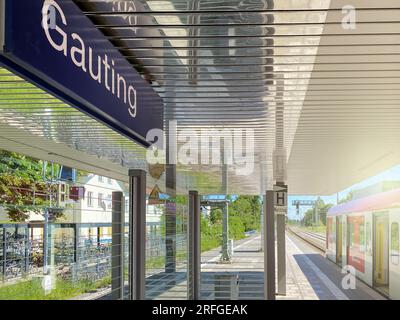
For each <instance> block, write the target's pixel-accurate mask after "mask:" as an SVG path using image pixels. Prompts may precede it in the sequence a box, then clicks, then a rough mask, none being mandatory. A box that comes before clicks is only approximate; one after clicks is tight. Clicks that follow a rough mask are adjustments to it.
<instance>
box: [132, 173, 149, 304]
mask: <svg viewBox="0 0 400 320" xmlns="http://www.w3.org/2000/svg"><path fill="white" fill-rule="evenodd" d="M129 235H130V241H129V254H130V272H129V289H130V290H129V292H130V298H131V299H132V300H144V299H145V265H146V264H145V253H146V252H145V250H146V172H145V171H143V170H134V169H133V170H129Z"/></svg>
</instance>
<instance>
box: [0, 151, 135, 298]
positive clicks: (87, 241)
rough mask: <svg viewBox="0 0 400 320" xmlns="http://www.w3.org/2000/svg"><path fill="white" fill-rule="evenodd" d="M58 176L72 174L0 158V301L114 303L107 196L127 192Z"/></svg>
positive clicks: (11, 156) (92, 179)
mask: <svg viewBox="0 0 400 320" xmlns="http://www.w3.org/2000/svg"><path fill="white" fill-rule="evenodd" d="M4 163H7V164H8V165H7V166H2V165H1V164H4ZM62 170H64V171H65V170H70V171H71V170H72V171H73V170H74V169H71V168H66V167H64V168H63V167H61V166H59V165H57V164H51V163H46V162H44V161H40V160H36V159H31V158H29V157H25V156H23V155H20V154H15V153H11V152H7V151H2V150H0V190H2V194H1V203H0V221H1V224H0V299H8V300H10V299H16V300H19V299H38V300H42V299H50V300H51V299H57V300H59V299H85V300H86V299H98V298H101V299H111V298H113V296H111V293H112V291H111V290H112V288H111V280H112V279H111V271H112V261H111V251H112V246H113V242H112V207H113V206H112V199H111V194H112V193H113V192H122V193H123V194H125V195H127V193H128V191H127V190H128V188H127V185H126V184H125V183H122V182H120V181H117V182H116V183H114V184H110V183H108V180H106V179H102V180H99V179H98V177H97V176H96V175H93V174H89V173H87V172H83V171H77V172H76V179H73V178H71V179H69V180H61V179H60V178H59V177H67V176H68V175H67V174H66V173H65V172H64V173H63V172H61V171H62ZM72 176H74V175H70V177H72ZM9 191H12V192H9ZM106 195H107V196H106ZM128 212H129V211H128V210H127V209H126V211H125V235H124V237H125V241H124V244H125V250H124V255H125V256H124V264H125V267H124V270H125V273H124V275H125V279H124V281H125V282H124V283H125V285H127V278H126V275H127V270H128V265H127V264H128V255H129V250H128V249H127V246H128V244H129V241H128V240H127V239H126V238H127V236H128V231H129V230H128V227H129V224H128V223H127V221H128V220H127V218H126V216H127V214H128Z"/></svg>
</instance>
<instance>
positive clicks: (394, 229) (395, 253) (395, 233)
mask: <svg viewBox="0 0 400 320" xmlns="http://www.w3.org/2000/svg"><path fill="white" fill-rule="evenodd" d="M390 247H391V256H392V258H391V261H392V263H393V264H399V250H400V246H399V224H398V223H397V222H393V223H392V226H391V244H390Z"/></svg>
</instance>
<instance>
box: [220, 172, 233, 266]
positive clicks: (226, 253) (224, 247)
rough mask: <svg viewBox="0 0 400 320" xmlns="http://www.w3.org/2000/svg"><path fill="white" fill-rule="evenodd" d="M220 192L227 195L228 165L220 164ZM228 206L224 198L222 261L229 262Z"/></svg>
mask: <svg viewBox="0 0 400 320" xmlns="http://www.w3.org/2000/svg"><path fill="white" fill-rule="evenodd" d="M222 192H223V194H224V195H225V196H226V197H227V195H228V165H227V164H223V165H222ZM228 242H229V208H228V199H226V201H225V203H224V204H223V208H222V255H221V261H222V262H230V260H231V257H230V253H229V246H228Z"/></svg>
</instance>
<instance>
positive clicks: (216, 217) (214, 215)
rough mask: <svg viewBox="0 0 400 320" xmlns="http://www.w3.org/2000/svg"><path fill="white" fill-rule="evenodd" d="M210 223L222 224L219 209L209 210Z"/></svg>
mask: <svg viewBox="0 0 400 320" xmlns="http://www.w3.org/2000/svg"><path fill="white" fill-rule="evenodd" d="M210 221H211V223H212V224H216V223H222V210H221V209H220V208H214V209H212V210H211V212H210Z"/></svg>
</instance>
